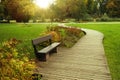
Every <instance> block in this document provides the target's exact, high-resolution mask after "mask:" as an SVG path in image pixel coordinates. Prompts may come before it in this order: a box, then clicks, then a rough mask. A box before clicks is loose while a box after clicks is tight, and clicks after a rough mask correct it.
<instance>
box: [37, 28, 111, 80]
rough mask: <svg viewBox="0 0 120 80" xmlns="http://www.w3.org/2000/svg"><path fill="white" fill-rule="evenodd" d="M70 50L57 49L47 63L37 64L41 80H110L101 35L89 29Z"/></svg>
mask: <svg viewBox="0 0 120 80" xmlns="http://www.w3.org/2000/svg"><path fill="white" fill-rule="evenodd" d="M84 31H85V32H86V33H87V35H85V36H84V37H82V38H81V39H80V40H79V41H78V42H77V43H76V44H75V45H74V46H73V47H72V48H59V49H58V53H57V54H53V55H52V56H50V58H49V59H48V61H47V62H38V72H39V73H41V74H43V78H42V80H111V76H110V72H109V69H108V66H107V62H106V57H105V53H104V48H103V44H102V41H103V37H104V36H103V34H102V33H100V32H98V31H94V30H89V29H84Z"/></svg>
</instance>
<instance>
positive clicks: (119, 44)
mask: <svg viewBox="0 0 120 80" xmlns="http://www.w3.org/2000/svg"><path fill="white" fill-rule="evenodd" d="M67 25H69V26H77V27H80V28H89V29H94V30H98V31H100V32H102V33H104V35H105V38H104V48H105V53H106V56H107V60H108V65H109V68H110V72H111V75H112V79H113V80H120V22H117V23H116V22H115V23H114V22H112V23H110V22H109V23H107V22H106V23H105V22H104V23H95V24H94V23H83V24H82V23H80V24H67Z"/></svg>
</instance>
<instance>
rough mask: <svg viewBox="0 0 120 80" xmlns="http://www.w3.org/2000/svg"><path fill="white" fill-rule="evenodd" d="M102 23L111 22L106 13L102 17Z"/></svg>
mask: <svg viewBox="0 0 120 80" xmlns="http://www.w3.org/2000/svg"><path fill="white" fill-rule="evenodd" d="M101 21H109V17H108V15H107V14H106V13H105V14H104V15H103V16H102V17H101Z"/></svg>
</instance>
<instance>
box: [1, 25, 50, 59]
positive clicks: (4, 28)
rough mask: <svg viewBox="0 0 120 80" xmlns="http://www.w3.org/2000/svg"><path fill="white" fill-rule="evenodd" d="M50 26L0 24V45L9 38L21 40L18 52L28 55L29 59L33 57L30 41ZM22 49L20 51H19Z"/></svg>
mask: <svg viewBox="0 0 120 80" xmlns="http://www.w3.org/2000/svg"><path fill="white" fill-rule="evenodd" d="M49 25H50V24H0V45H1V44H2V42H4V41H7V40H8V39H10V38H16V39H17V40H21V42H22V43H21V44H20V45H18V48H19V49H18V50H19V51H23V53H26V54H27V53H28V52H29V53H30V57H31V58H33V57H34V52H33V47H32V44H31V40H32V39H34V38H37V37H39V36H40V35H41V33H44V32H45V30H46V26H49ZM21 48H22V49H21Z"/></svg>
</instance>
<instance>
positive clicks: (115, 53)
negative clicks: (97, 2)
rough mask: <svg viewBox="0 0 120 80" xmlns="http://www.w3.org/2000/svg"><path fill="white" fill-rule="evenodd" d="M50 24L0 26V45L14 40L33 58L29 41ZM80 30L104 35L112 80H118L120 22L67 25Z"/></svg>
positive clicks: (119, 69)
mask: <svg viewBox="0 0 120 80" xmlns="http://www.w3.org/2000/svg"><path fill="white" fill-rule="evenodd" d="M48 25H50V24H0V45H1V44H2V42H4V41H6V40H8V39H10V38H16V39H18V40H21V41H22V43H21V44H20V45H19V47H18V48H23V50H21V49H19V50H21V51H24V53H25V51H26V54H27V52H29V53H30V57H34V52H33V48H32V45H31V39H34V38H37V37H39V36H40V34H41V33H43V32H44V31H45V30H46V26H48ZM67 25H70V26H77V27H80V28H89V29H95V30H98V31H100V32H102V33H104V35H105V39H104V47H105V53H106V56H107V60H108V64H109V68H110V71H111V75H112V78H113V80H120V32H119V31H120V22H119V23H114V22H112V23H80V24H78V23H74V24H67Z"/></svg>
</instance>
